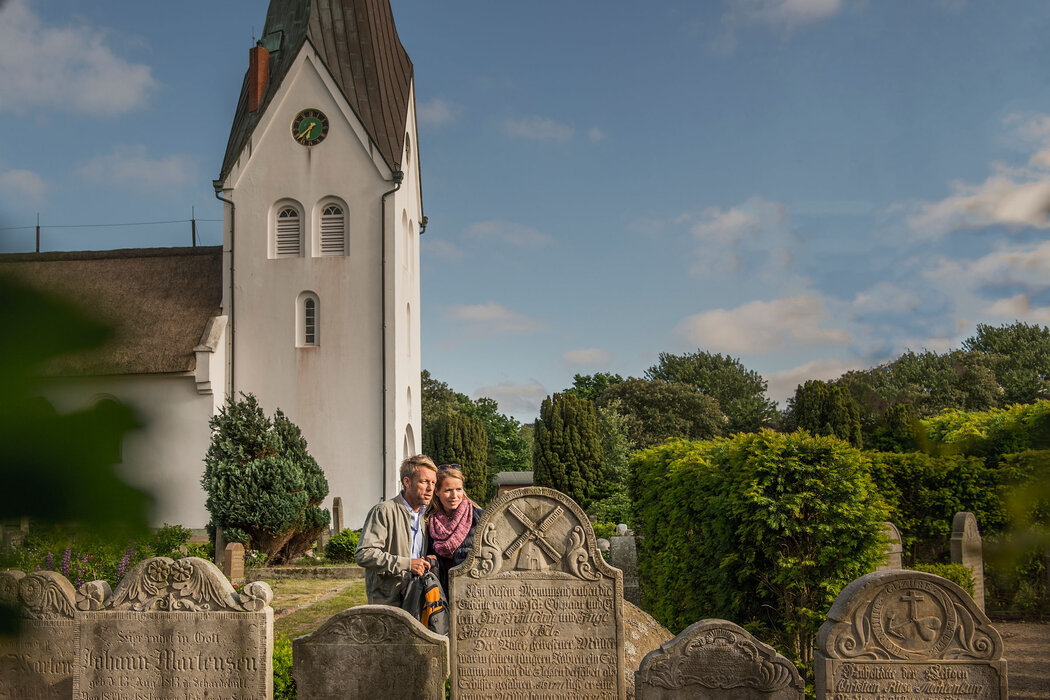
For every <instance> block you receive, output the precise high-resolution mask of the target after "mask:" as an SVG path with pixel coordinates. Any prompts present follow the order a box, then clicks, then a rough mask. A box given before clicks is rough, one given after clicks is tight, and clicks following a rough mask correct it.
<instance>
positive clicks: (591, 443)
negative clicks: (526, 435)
mask: <svg viewBox="0 0 1050 700" xmlns="http://www.w3.org/2000/svg"><path fill="white" fill-rule="evenodd" d="M534 439H535V446H534V449H533V454H532V471H533V474H532V480H533V483H534V484H536V485H537V486H549V487H551V488H554V489H557V490H558V491H561V492H562V493H564V494H566V495H567V496H569V497H570V498H572V499H573V500H575V501H576V502H577V503H579V504H580V505H581V506H582V507H584V508H586V507H588V506H589V505H590V502H591V499H592V498H593V497H594V496H595V495H597V493H599V489H600V485H601V477H602V456H601V455H602V451H601V444H600V443H599V441H598V419H597V414H596V412H595V409H594V403H592V402H591V401H588V400H587V399H581V398H579V397H577V396H574V395H572V394H555V395H554V397H553V398H552V397H550V396H548V397H547V398H545V399H544V400H543V404H542V405H541V406H540V417H539V418H538V419H537V420H536V427H535V431H534Z"/></svg>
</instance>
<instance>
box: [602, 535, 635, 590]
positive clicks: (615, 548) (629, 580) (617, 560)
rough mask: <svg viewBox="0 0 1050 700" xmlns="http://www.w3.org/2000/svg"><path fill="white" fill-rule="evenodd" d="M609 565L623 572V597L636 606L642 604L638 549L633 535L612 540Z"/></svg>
mask: <svg viewBox="0 0 1050 700" xmlns="http://www.w3.org/2000/svg"><path fill="white" fill-rule="evenodd" d="M609 563H610V564H612V565H613V566H615V567H616V568H617V569H619V570H620V571H622V572H623V597H624V600H629V601H631V602H632V603H634V604H635V605H641V604H642V595H641V591H640V590H639V587H638V548H637V545H636V544H635V540H634V536H633V535H626V536H622V537H614V538H612V542H611V543H610V549H609Z"/></svg>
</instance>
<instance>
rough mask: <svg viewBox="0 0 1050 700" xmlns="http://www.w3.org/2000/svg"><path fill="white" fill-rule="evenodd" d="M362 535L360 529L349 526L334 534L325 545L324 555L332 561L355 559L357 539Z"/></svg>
mask: <svg viewBox="0 0 1050 700" xmlns="http://www.w3.org/2000/svg"><path fill="white" fill-rule="evenodd" d="M360 537H361V531H360V530H351V529H349V528H347V529H345V530H343V531H342V532H337V533H335V534H334V535H332V539H330V540H328V543H327V544H325V546H324V555H325V556H326V557H327V558H329V559H331V560H332V561H353V560H354V554H355V553H356V552H357V541H358V539H360Z"/></svg>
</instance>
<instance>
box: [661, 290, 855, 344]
mask: <svg viewBox="0 0 1050 700" xmlns="http://www.w3.org/2000/svg"><path fill="white" fill-rule="evenodd" d="M826 315H827V314H826V312H825V310H824V304H823V303H822V302H821V301H820V299H818V298H817V297H815V296H812V295H799V296H794V297H788V298H784V299H776V300H774V301H770V302H765V301H752V302H749V303H747V304H744V305H742V306H738V307H736V308H735V309H728V310H727V309H713V310H711V311H705V312H703V313H700V314H695V315H693V316H689V317H687V318H685V319H683V320H682V321H681V322H680V323H679V324H678V326H677V327H676V328H675V331H674V332H675V334H676V335H677V336H679V337H681V338H683V339H685V340H686V341H688V342H689V343H690V344H692V345H697V346H699V347H702V348H705V349H707V350H713V351H715V352H727V353H734V354H735V353H741V354H747V353H768V352H773V351H778V350H784V349H787V348H796V347H802V346H824V345H846V344H848V343H850V342H851V340H852V338H851V337H850V334H849V333H848V332H846V331H845V330H843V329H837V328H821V323H822V322H823V321H824V320H825V316H826Z"/></svg>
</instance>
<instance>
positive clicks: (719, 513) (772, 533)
mask: <svg viewBox="0 0 1050 700" xmlns="http://www.w3.org/2000/svg"><path fill="white" fill-rule="evenodd" d="M632 467H633V473H632V476H631V495H632V498H633V499H634V501H635V504H636V521H635V530H636V531H638V532H639V534H640V535H641V537H640V538H639V552H638V566H639V574H640V576H641V578H642V582H643V585H642V597H643V600H642V602H643V607H644V608H645V609H646V610H648V611H649V612H650V613H651V614H653V615H654V616H655V617H656V618H657V619H658V620H659V621H660V622H661V623H663V624H664V625H666V626H667V627H669V628H670V629H671V630H672V631H679V630H681V629H683V628H684V627H686V626H687V625H689V624H691V623H692V622H695V621H696V620H699V619H702V618H706V617H718V618H724V619H728V620H736V621H738V622H740V623H742V624H746V625H747V627H749V628H750V629H751V630H752V632H753V633H755V634H756V635H758V636H759V638H762V639H765V640H766V641H770V642H772V643H774V644H775V645H776V646H778V647H779V648H780V649H781V650H782V651H784V652H785V653H787V654H788V655H789V656H790V657H791V658H793V660H794V661H795V662H796V663H799V664H802V665H805V666H806V667H809V664H810V663H811V661H812V648H813V641H814V638H815V635H816V632H817V629H818V628H819V626H820V624H821V623H822V622H823V620H824V619H825V616H826V614H827V611H828V609H829V608H830V606H831V604H832V602H834V599H835V596H837V595H838V593H839V592H840V591H841V589H842V588H843V587H844V586H845V585H846V584H847V583H849V582H850V581H852V580H854V579H856V578H858V577H859V576H861V575H863V574H865V573H867V572H869V571H872V570H874V568H875V566H876V565H877V563H878V562H879V561H881V558H882V549H883V544H882V538H881V535H880V532H881V527H882V522H883V521H884V520H885V519H886V509H885V506H884V505H883V503H882V501H881V499H880V498H879V496H878V493H877V492H876V490H875V485H874V483H872V481H871V477H870V476H869V473H868V468H867V463H866V460H865V458H864V456H863V454H862V453H861V452H859V451H858V450H856V449H854V448H852V447H850V446H849V445H847V444H846V443H844V442H842V441H840V440H837V439H834V438H828V437H814V436H810V435H809V434H807V433H805V432H797V433H793V434H789V435H785V434H778V433H773V432H770V431H766V430H764V431H762V432H760V433H757V434H741V435H735V436H733V437H732V438H728V439H720V440H713V441H707V442H687V441H683V440H677V441H670V442H668V443H665V444H663V445H660V446H658V447H653V448H650V449H648V450H645V451H643V452H640V453H638V454H636V455H635V457H634V459H633V460H632Z"/></svg>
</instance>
